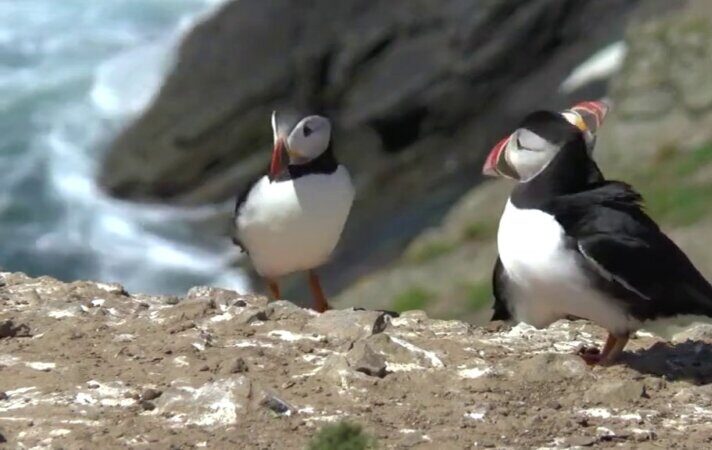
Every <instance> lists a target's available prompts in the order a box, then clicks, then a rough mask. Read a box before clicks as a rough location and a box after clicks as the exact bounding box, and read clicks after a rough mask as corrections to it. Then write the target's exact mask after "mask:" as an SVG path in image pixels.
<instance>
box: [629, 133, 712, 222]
mask: <svg viewBox="0 0 712 450" xmlns="http://www.w3.org/2000/svg"><path fill="white" fill-rule="evenodd" d="M657 156H658V157H657V159H656V164H655V165H654V166H653V167H652V168H651V169H650V170H649V171H648V172H646V173H644V174H639V175H637V176H634V177H633V185H634V186H635V187H636V188H638V189H639V190H640V192H641V194H643V197H644V198H645V205H646V209H647V211H648V212H649V213H650V215H651V216H652V217H653V219H655V220H661V221H662V222H664V223H667V224H670V225H675V226H679V225H690V224H692V223H694V222H696V221H698V220H700V219H701V218H703V217H704V216H706V215H707V214H709V213H710V212H712V180H697V179H695V177H694V175H695V174H696V173H698V171H699V170H700V169H702V168H704V167H706V166H709V165H710V164H712V145H706V146H703V147H701V148H699V149H697V150H694V151H691V152H684V151H681V150H678V149H676V148H674V147H663V148H661V150H660V151H659V152H658V155H657Z"/></svg>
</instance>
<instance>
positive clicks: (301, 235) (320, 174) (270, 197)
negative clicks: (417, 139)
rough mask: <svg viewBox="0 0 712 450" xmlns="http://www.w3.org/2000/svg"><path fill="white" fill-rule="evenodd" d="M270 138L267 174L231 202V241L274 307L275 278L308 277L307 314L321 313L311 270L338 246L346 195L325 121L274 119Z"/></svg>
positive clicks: (344, 174) (350, 193) (322, 299)
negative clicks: (262, 283) (299, 274)
mask: <svg viewBox="0 0 712 450" xmlns="http://www.w3.org/2000/svg"><path fill="white" fill-rule="evenodd" d="M272 131H273V133H274V149H273V151H272V160H271V163H270V165H269V171H268V173H267V174H266V175H264V176H262V177H261V178H259V179H258V180H257V181H256V182H255V183H254V184H253V185H252V186H251V187H249V188H248V189H247V190H246V191H245V192H243V193H242V195H240V196H239V197H238V199H237V204H236V205H235V233H234V239H233V241H234V242H235V244H237V245H238V246H240V247H241V248H242V249H243V250H244V251H246V252H247V253H248V255H249V256H250V259H251V260H252V263H253V265H254V267H255V270H256V271H257V273H259V274H260V276H262V277H263V278H264V279H265V281H266V282H267V286H268V287H269V290H270V292H271V294H272V296H273V297H274V298H275V299H279V298H280V290H279V284H278V278H279V277H281V276H284V275H287V274H290V273H293V272H298V271H308V273H309V285H310V288H311V291H312V295H313V297H314V309H315V310H317V311H319V312H323V311H325V310H327V309H328V308H329V305H328V302H327V300H326V296H325V295H324V291H323V290H322V288H321V283H320V281H319V276H318V275H317V273H316V272H315V270H314V269H315V268H316V267H318V266H320V265H322V264H323V263H324V262H326V261H327V259H328V258H329V256H330V255H331V253H332V252H333V250H334V248H335V247H336V244H337V243H338V242H339V238H340V236H341V232H342V231H343V228H344V225H345V223H346V219H347V218H348V215H349V211H350V210H351V204H352V203H353V199H354V187H353V184H352V183H351V177H350V175H349V172H348V170H346V167H344V166H343V165H341V164H339V163H338V161H337V160H336V157H335V156H334V152H333V149H332V145H331V123H330V122H329V120H328V119H327V118H325V117H321V116H316V115H312V116H307V117H304V118H299V117H296V116H291V115H285V114H280V115H278V114H277V112H274V113H272ZM285 153H286V156H287V157H288V164H284V156H285V155H284V154H285Z"/></svg>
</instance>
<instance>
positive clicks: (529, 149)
mask: <svg viewBox="0 0 712 450" xmlns="http://www.w3.org/2000/svg"><path fill="white" fill-rule="evenodd" d="M561 144H562V143H558V142H557V143H554V142H550V141H548V140H546V139H544V138H543V137H541V136H539V135H538V134H536V133H535V132H533V131H531V130H528V129H526V128H520V129H518V130H516V131H515V132H514V133H512V135H511V137H510V139H509V141H508V142H507V147H506V148H505V149H504V158H506V160H507V162H508V163H509V166H510V167H512V168H514V170H515V171H516V175H517V178H518V179H519V180H520V181H528V180H531V179H532V178H534V177H535V176H537V174H539V172H541V171H542V170H544V168H545V167H546V166H547V165H548V164H549V163H550V162H551V160H552V159H554V156H556V154H557V153H558V152H559V150H560V149H561Z"/></svg>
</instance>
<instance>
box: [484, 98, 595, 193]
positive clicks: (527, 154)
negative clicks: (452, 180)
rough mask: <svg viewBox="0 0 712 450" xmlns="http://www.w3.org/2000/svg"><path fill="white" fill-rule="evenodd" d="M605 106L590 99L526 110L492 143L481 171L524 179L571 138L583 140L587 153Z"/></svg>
mask: <svg viewBox="0 0 712 450" xmlns="http://www.w3.org/2000/svg"><path fill="white" fill-rule="evenodd" d="M608 109H609V107H608V105H607V104H606V103H605V102H603V101H591V102H583V103H579V104H577V105H576V106H574V107H573V108H571V109H567V110H566V111H563V112H561V113H557V112H551V111H538V112H534V113H532V114H529V115H528V116H527V117H526V118H524V120H523V121H522V123H521V124H520V125H519V127H518V128H517V130H515V131H514V133H512V134H510V135H509V136H507V137H506V138H504V139H502V140H501V141H499V143H498V144H497V145H495V146H494V148H493V149H492V150H491V151H490V153H489V156H487V160H486V161H485V165H484V167H483V169H482V172H483V173H484V174H485V175H489V176H504V177H507V178H512V179H515V180H518V181H521V182H526V181H529V180H531V179H532V178H534V177H535V176H536V175H537V174H539V173H540V172H541V171H543V170H544V169H545V168H546V166H547V165H548V164H549V163H550V162H551V161H552V160H553V159H554V157H555V156H556V155H557V154H558V153H559V151H560V150H561V149H562V148H564V147H566V146H568V145H570V144H571V143H573V142H575V141H579V142H580V141H583V142H584V143H585V145H586V149H587V151H588V152H589V154H590V153H591V152H592V151H593V147H594V145H595V142H596V132H597V131H598V129H599V128H600V126H601V123H602V122H603V119H604V118H605V116H606V114H607V113H608Z"/></svg>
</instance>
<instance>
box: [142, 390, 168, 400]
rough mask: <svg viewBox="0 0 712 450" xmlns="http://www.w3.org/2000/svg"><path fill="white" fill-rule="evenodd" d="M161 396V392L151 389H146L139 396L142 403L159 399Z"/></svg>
mask: <svg viewBox="0 0 712 450" xmlns="http://www.w3.org/2000/svg"><path fill="white" fill-rule="evenodd" d="M162 394H163V391H159V390H158V389H153V388H148V389H146V390H145V391H143V393H142V394H141V400H143V401H149V400H155V399H157V398H158V397H160V396H161V395H162Z"/></svg>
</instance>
